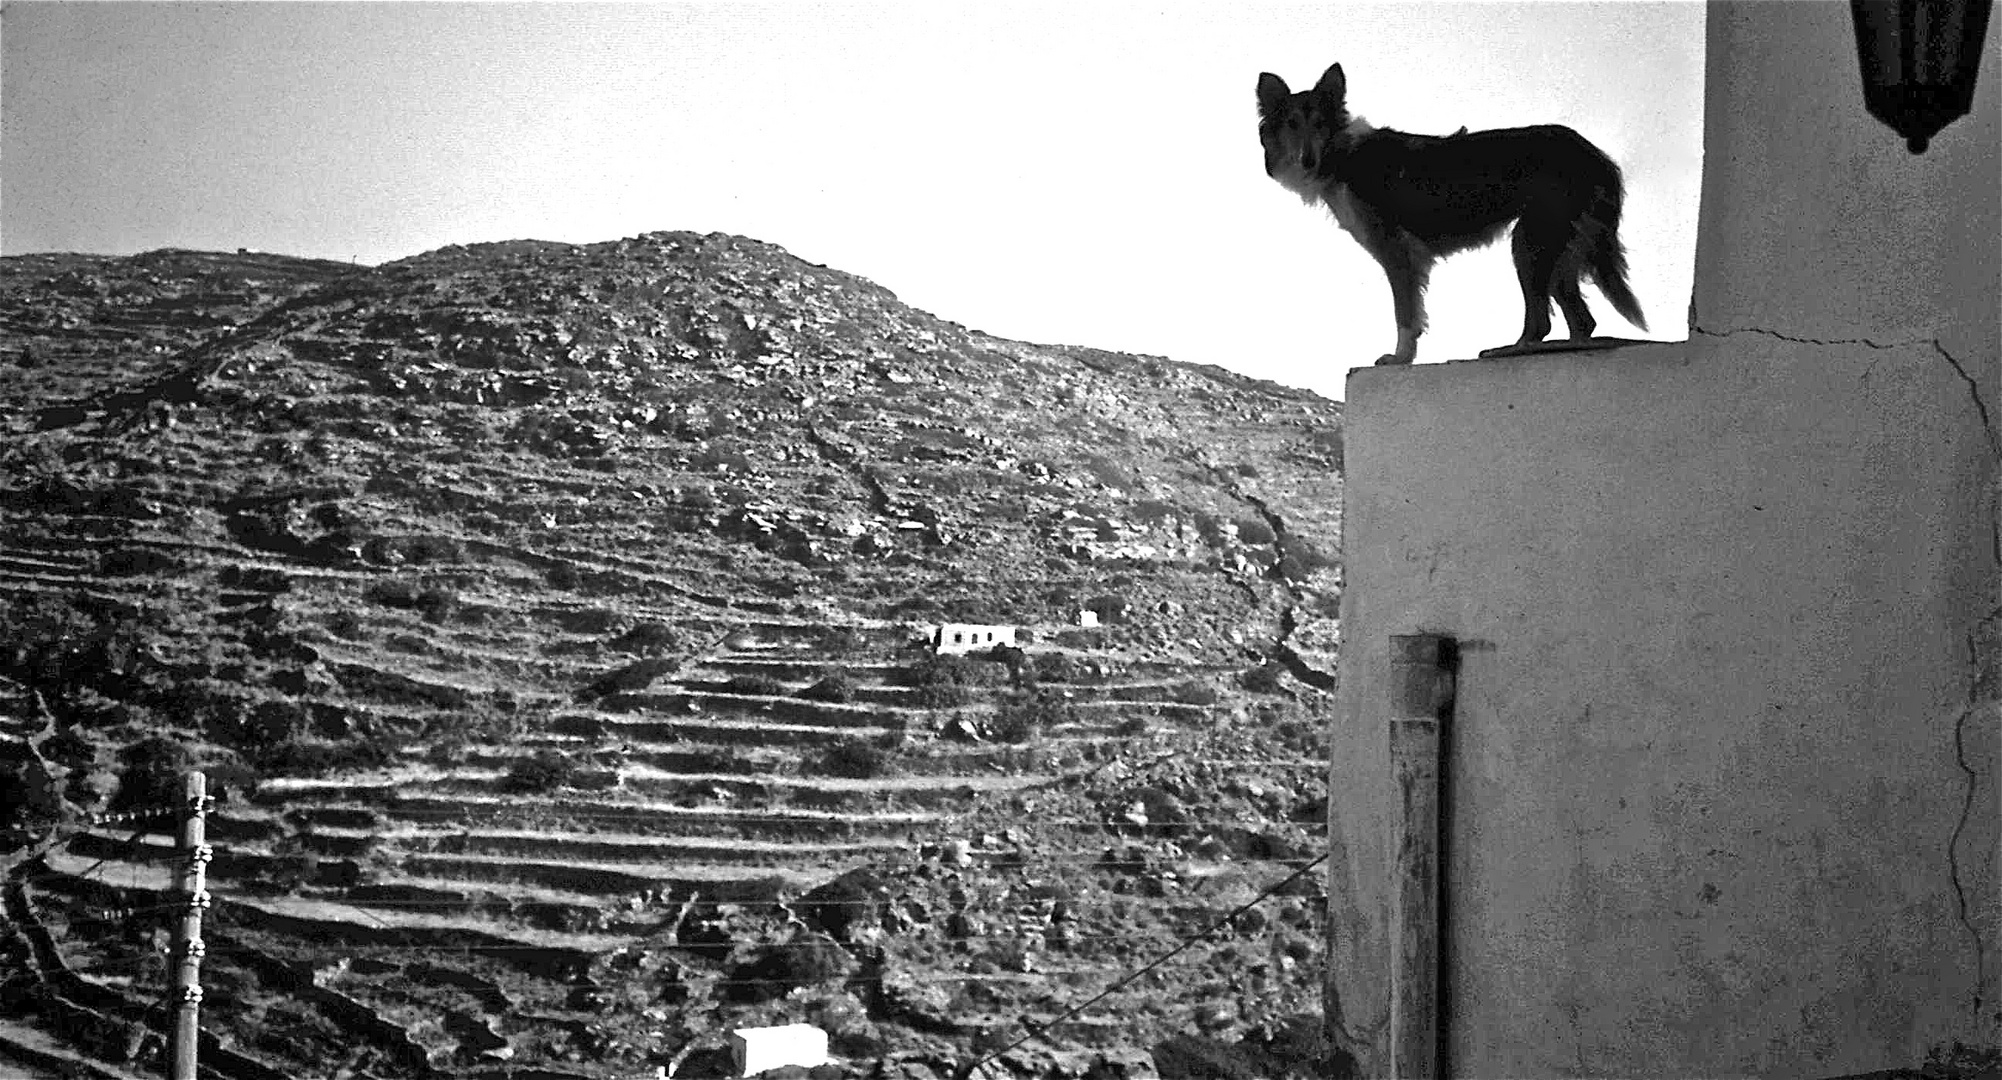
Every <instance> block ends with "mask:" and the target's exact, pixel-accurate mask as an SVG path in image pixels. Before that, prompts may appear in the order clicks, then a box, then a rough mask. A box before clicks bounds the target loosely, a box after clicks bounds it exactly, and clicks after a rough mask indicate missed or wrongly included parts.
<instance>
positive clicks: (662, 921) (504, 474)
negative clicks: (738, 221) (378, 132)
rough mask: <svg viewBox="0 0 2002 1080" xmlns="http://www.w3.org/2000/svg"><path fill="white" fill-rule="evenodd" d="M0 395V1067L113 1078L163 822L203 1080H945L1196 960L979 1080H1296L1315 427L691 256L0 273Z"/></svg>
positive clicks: (145, 1048) (1331, 419) (723, 253)
mask: <svg viewBox="0 0 2002 1080" xmlns="http://www.w3.org/2000/svg"><path fill="white" fill-rule="evenodd" d="M0 374H4V377H0V425H4V428H0V430H4V435H0V604H4V619H5V625H4V627H0V631H4V640H5V641H7V642H8V643H9V644H8V646H7V648H6V649H5V650H4V652H0V716H4V719H0V724H4V733H0V735H3V736H4V744H0V755H4V756H5V759H6V760H5V762H4V765H0V768H4V769H5V770H6V775H5V777H4V778H0V790H4V791H6V792H7V794H6V795H4V796H0V816H4V820H0V825H5V826H6V829H7V831H6V832H5V833H0V848H4V849H5V850H6V853H5V854H4V855H0V865H4V866H5V867H6V868H7V895H6V901H7V910H8V921H7V922H6V923H5V924H4V931H0V934H4V936H0V976H4V978H5V982H4V985H0V992H4V994H5V995H6V998H7V1000H8V1001H9V1003H10V1006H13V1007H11V1008H9V1009H8V1010H5V1012H7V1013H11V1014H15V1015H17V1016H19V1017H21V1019H17V1020H13V1021H4V1022H0V1063H5V1062H16V1061H18V1062H23V1063H28V1064H33V1065H35V1066H36V1067H39V1068H43V1069H45V1070H49V1071H50V1072H51V1074H52V1075H60V1074H61V1070H64V1069H71V1070H84V1072H83V1074H84V1075H111V1076H117V1075H126V1074H127V1072H144V1071H147V1070H150V1069H154V1068H156V1067H157V1066H156V1056H157V1053H158V1044H159V1038H158V1030H159V1029H160V1027H161V1024H162V1022H163V1021H162V1017H163V1015H164V1014H163V1012H162V1011H161V1010H160V1009H158V1008H155V1007H154V1006H155V1005H156V1004H157V1002H158V1001H159V999H160V995H161V994H162V993H163V991H164V989H165V985H166V984H165V977H164V965H163V958H162V955H161V953H160V952H159V946H160V943H161V942H160V932H161V928H162V927H164V926H165V925H166V922H167V919H166V915H165V913H164V909H163V904H164V903H165V901H166V900H167V899H168V898H169V896H170V895H171V893H170V885H171V880H170V876H169V874H170V864H168V863H166V862H163V861H161V859H159V858H158V856H159V855H161V854H162V853H164V852H165V850H166V848H167V847H168V846H169V844H170V836H169V833H170V830H171V825H170V824H169V823H165V822H160V821H145V820H141V821H137V822H134V821H126V820H119V821H115V822H105V821H100V820H98V819H96V818H93V817H92V816H91V815H93V814H97V815H102V814H106V813H114V812H120V811H130V810H134V809H145V808H148V807H151V806H154V805H157V804H158V803H159V802H160V800H161V799H162V798H163V797H164V796H165V794H166V793H167V792H169V791H170V790H171V788H172V784H173V782H174V778H175V777H176V776H177V775H178V771H179V770H180V769H182V768H185V767H186V766H188V765H190V764H195V765H200V766H202V767H203V768H205V769H206V770H207V771H208V772H209V773H210V775H211V777H212V778H214V782H215V783H216V784H217V785H219V786H220V787H221V789H222V795H223V798H222V801H221V802H220V805H219V806H218V807H217V809H216V813H215V815H214V816H213V818H212V819H211V822H210V835H211V837H212V839H213V840H214V841H215V843H216V846H217V853H216V858H215V862H214V864H213V865H212V868H211V870H212V874H213V884H212V886H211V887H212V889H213V890H214V892H215V894H216V898H217V899H216V907H215V908H214V911H213V915H212V917H211V919H210V927H211V933H210V943H209V950H208V959H207V965H208V966H207V972H208V974H207V976H205V982H206V983H208V984H209V990H208V996H207V997H206V999H205V1001H204V1004H203V1021H204V1027H205V1029H206V1030H208V1031H210V1032H213V1033H214V1034H215V1036H216V1039H217V1041H216V1043H215V1045H214V1046H213V1047H205V1048H204V1055H205V1056H204V1063H205V1066H208V1067H213V1068H214V1069H215V1070H216V1071H217V1074H218V1075H223V1076H232V1077H238V1076H241V1077H263V1076H308V1075H311V1076H320V1075H327V1076H335V1075H339V1076H355V1077H362V1076H374V1077H393V1076H398V1077H400V1076H429V1075H466V1076H476V1075H477V1076H496V1077H498V1076H502V1075H511V1076H549V1077H560V1076H574V1077H613V1076H631V1075H654V1071H655V1070H657V1069H666V1070H670V1071H672V1072H674V1073H675V1074H676V1075H681V1076H698V1075H721V1074H722V1070H724V1069H726V1068H727V1054H726V1053H725V1052H724V1051H723V1046H724V1041H723V1034H724V1033H725V1032H726V1031H727V1030H728V1029H729V1028H732V1027H737V1026H742V1025H745V1024H756V1023H765V1022H789V1021H795V1020H800V1021H807V1022H812V1023H817V1024H820V1025H821V1026H823V1027H824V1028H826V1029H827V1030H829V1031H830V1033H831V1034H832V1035H833V1036H834V1052H835V1055H836V1058H837V1063H836V1064H835V1065H833V1066H829V1067H827V1068H826V1069H823V1070H822V1071H823V1072H828V1073H829V1074H830V1075H838V1076H857V1077H860V1076H872V1075H883V1076H912V1077H930V1076H934V1075H949V1073H950V1071H951V1067H952V1065H953V1063H955V1062H958V1061H965V1060H970V1059H971V1057H972V1056H975V1055H978V1054H981V1053H985V1052H988V1051H992V1050H998V1049H1000V1048H1001V1047H1004V1046H1007V1045H1008V1044H1010V1043H1013V1042H1015V1041H1017V1040H1018V1039H1020V1038H1021V1037H1023V1036H1025V1035H1028V1034H1030V1033H1031V1032H1034V1031H1040V1030H1042V1029H1043V1027H1044V1026H1045V1025H1050V1024H1051V1022H1052V1021H1053V1020H1055V1019H1056V1018H1058V1017H1059V1016H1060V1015H1061V1014H1062V1013H1063V1011H1064V1010H1065V1009H1066V1008H1067V1007H1068V1006H1069V1005H1071V1004H1074V1003H1078V1002H1082V1001H1084V1000H1086V999H1089V998H1091V997H1092V996H1093V995H1095V994H1097V993H1098V992H1100V991H1101V990H1104V989H1106V988H1107V987H1109V986H1111V985H1112V983H1113V980H1114V979H1115V978H1117V977H1118V976H1119V975H1120V974H1121V973H1123V972H1125V971H1126V970H1128V969H1130V968H1133V967H1137V966H1139V965H1140V964H1142V963H1145V962H1146V961H1148V960H1150V959H1152V958H1153V957H1155V956H1157V955H1159V954H1160V953H1162V952H1165V951H1166V950H1167V949H1169V948H1171V947H1172V946H1174V945H1175V944H1176V943H1177V942H1179V941H1182V940H1184V939H1185V938H1187V937H1189V936H1191V935H1194V934H1196V933H1198V932H1199V931H1202V930H1205V929H1207V928H1209V927H1210V926H1211V925H1212V924H1214V923H1216V922H1217V921H1218V920H1219V919H1221V918H1223V917H1225V916H1232V917H1231V918H1230V919H1229V921H1228V922H1227V923H1226V924H1225V925H1224V926H1223V927H1222V929H1220V930H1219V931H1217V932H1216V933H1214V934H1211V935H1210V936H1208V937H1206V938H1204V939H1203V940H1202V941H1201V942H1200V943H1199V944H1198V945H1196V946H1194V947H1191V948H1189V949H1187V950H1185V951H1183V952H1182V953H1180V954H1178V955H1177V956H1176V957H1175V958H1174V959H1173V960H1172V961H1171V962H1169V963H1167V964H1164V965H1163V966H1162V967H1161V968H1160V969H1159V970H1157V971H1155V972H1153V973H1151V974H1150V975H1148V976H1147V977H1146V978H1144V979H1141V980H1136V981H1135V982H1133V983H1132V984H1131V985H1129V986H1126V987H1123V988H1121V989H1119V990H1118V991H1116V992H1115V993H1114V994H1112V995H1111V996H1108V997H1107V998H1106V999H1105V1000H1104V1001H1102V1002H1100V1003H1098V1004H1097V1005H1096V1006H1094V1007H1093V1008H1092V1009H1090V1010H1087V1011H1085V1012H1083V1013H1081V1014H1079V1015H1077V1016H1075V1017H1072V1018H1068V1019H1066V1020H1065V1021H1064V1022H1063V1023H1061V1024H1057V1025H1055V1026H1051V1027H1049V1028H1048V1030H1047V1033H1046V1034H1045V1035H1043V1036H1042V1037H1040V1038H1037V1039H1032V1040H1030V1041H1029V1042H1027V1043H1026V1044H1025V1045H1023V1046H1021V1047H1018V1048H1016V1049H1013V1050H1010V1051H1009V1053H1008V1054H1006V1055H1004V1056H1002V1057H1001V1058H1000V1059H999V1060H998V1061H997V1062H996V1063H995V1064H994V1065H992V1066H989V1071H990V1072H992V1071H993V1070H995V1069H999V1070H1001V1071H1000V1072H999V1073H995V1075H1006V1074H1015V1075H1036V1076H1042V1075H1049V1074H1051V1073H1052V1071H1054V1072H1055V1074H1056V1075H1076V1076H1082V1075H1086V1074H1088V1073H1090V1074H1092V1075H1122V1074H1124V1075H1149V1074H1151V1073H1150V1072H1149V1070H1152V1069H1156V1068H1158V1069H1160V1070H1162V1074H1163V1075H1175V1074H1176V1071H1177V1070H1183V1071H1186V1070H1187V1069H1189V1068H1205V1067H1206V1068H1209V1069H1210V1070H1211V1072H1215V1071H1216V1070H1218V1069H1237V1070H1251V1071H1250V1072H1249V1073H1247V1075H1281V1074H1283V1073H1284V1072H1285V1071H1286V1070H1287V1069H1291V1068H1294V1067H1295V1066H1296V1065H1297V1066H1298V1067H1299V1068H1301V1069H1303V1070H1305V1069H1309V1068H1312V1067H1313V1066H1314V1062H1313V1056H1314V1055H1313V1052H1312V1050H1311V1048H1307V1044H1308V1043H1310V1042H1311V1040H1310V1039H1307V1038H1306V1037H1305V1035H1304V1034H1303V1033H1304V1032H1306V1031H1309V1030H1310V1029H1311V1028H1312V1022H1311V1019H1310V1018H1309V1015H1308V1014H1311V1013H1312V1011H1313V1010H1314V1009H1315V1008H1316V1007H1317V1004H1318V1003H1317V995H1318V990H1317V978H1318V977H1317V975H1316V974H1315V969H1316V966H1317V964H1318V958H1319V956H1320V941H1321V937H1322V933H1323V931H1322V929H1321V919H1322V917H1323V912H1322V905H1321V898H1322V895H1323V894H1322V891H1321V889H1320V887H1319V885H1318V883H1317V878H1316V876H1315V875H1314V874H1313V873H1306V874H1296V871H1298V870H1300V869H1301V868H1302V867H1303V866H1305V865H1306V864H1307V862H1308V860H1309V859H1311V857H1312V855H1313V854H1315V853H1317V852H1318V851H1319V849H1320V847H1321V842H1320V840H1319V825H1318V824H1317V822H1318V821H1319V819H1320V816H1321V813H1322V809H1321V808H1322V805H1323V803H1322V800H1323V797H1324V794H1323V791H1324V789H1323V781H1322V777H1323V775H1324V773H1325V756H1324V751H1323V747H1324V743H1323V740H1322V739H1321V738H1320V735H1319V731H1320V728H1321V725H1322V724H1323V723H1324V722H1325V709H1326V697H1325V694H1324V693H1323V691H1324V689H1325V687H1326V686H1328V685H1329V684H1330V681H1331V679H1332V672H1333V668H1334V657H1333V655H1332V651H1331V650H1332V641H1333V620H1332V615H1333V613H1334V611H1335V602H1336V599H1337V596H1338V593H1339V587H1340V569H1339V565H1338V563H1337V561H1336V559H1335V554H1336V552H1337V551H1338V547H1339V529H1340V525H1339V519H1338V511H1339V502H1340V497H1339V496H1340V487H1339V485H1340V478H1339V470H1340V464H1341V434H1340V419H1339V406H1337V405H1335V404H1333V403H1330V402H1327V401H1324V400H1322V399H1319V398H1316V397H1314V396H1312V395H1310V394H1307V393H1304V392H1300V391H1294V390H1289V389H1286V388H1283V387H1279V386H1276V385H1273V384H1270V383H1264V382H1259V381H1256V380H1251V379H1246V378H1243V377H1241V376H1236V375H1232V374H1230V373H1227V372H1224V371H1221V370H1218V369H1214V368H1197V367H1191V366H1188V365H1183V364H1176V363H1172V362H1170V361H1167V360H1163V359H1159V358H1151V357H1138V356H1129V355H1124V354H1116V353H1107V352H1101V351H1097V350H1090V349H1080V348H1070V347H1058V346H1044V345H1032V344H1026V343H1022V342H1015V341H1007V340H1002V339H998V338H993V337H990V336H987V335H984V334H981V333H978V332H974V331H970V330H968V329H966V328H964V327H960V326H958V325H955V324H953V323H950V322H946V321H944V320H941V319H938V318H935V317H933V316H931V315H928V314H926V313H924V312H920V311H917V310H914V309H912V308H909V307H907V306H905V305H903V304H901V303H899V302H898V301H897V300H896V298H895V297H894V296H893V295H891V294H890V293H889V292H888V291H886V290H884V289H882V288H880V287H878V286H876V285H874V284H872V283H870V282H867V281H865V280H862V279H860V278H856V277H854V276H852V275H848V274H844V273H841V272H840V271H837V270H832V269H828V268H826V267H821V266H816V265H811V264H808V263H804V262H802V261H800V260H798V259H795V258H793V257H791V256H789V255H787V254H786V253H785V252H784V251H782V250H780V249H778V248H776V247H773V246H770V245H767V244H762V243H758V242H756V241H751V240H746V239H742V238H738V237H730V236H724V235H716V234H712V235H709V236H698V235H693V234H686V233H659V234H651V235H647V236H641V237H636V238H632V239H627V240H622V241H617V242H610V243H603V244H593V245H587V246H581V247H580V246H570V245H560V244H547V243H535V242H514V243H503V244H487V245H477V246H473V247H465V248H459V247H454V248H446V249H443V250H440V251H436V252H431V253H429V254H426V255H422V256H418V257H416V258H412V259H406V260H402V261H399V262H395V263H390V264H387V265H384V266H379V267H356V266H350V265H347V264H340V263H327V262H318V261H310V260H300V259H290V258H285V257H280V256H270V255H261V254H255V253H239V254H237V255H234V256H231V255H224V254H208V253H196V252H181V251H163V252H153V253H148V254H146V255H140V256H134V257H131V258H118V259H107V258H98V257H88V256H70V255H43V256H24V257H15V258H9V259H0ZM943 621H958V622H976V623H997V624H1006V625H1010V626H1015V627H1018V628H1020V642H1021V648H1020V649H1019V650H1002V651H1000V652H997V653H994V654H992V655H987V654H982V655H980V656H977V657H974V658H937V657H933V656H932V655H931V651H930V649H929V648H927V647H926V646H925V645H924V644H923V642H922V639H923V635H924V634H925V633H926V632H927V631H928V629H929V627H930V626H931V625H934V624H936V623H939V622H943ZM1282 882H1284V883H1285V886H1284V888H1282V889H1280V890H1279V895H1275V896H1271V897H1267V898H1265V899H1262V900H1259V901H1258V902H1257V903H1255V904H1250V906H1249V907H1246V906H1245V905H1247V904H1248V903H1250V902H1251V901H1253V900H1254V899H1257V898H1258V897H1259V896H1260V894H1261V892H1262V891H1263V890H1264V889H1266V888H1267V887H1270V886H1273V885H1275V884H1279V883H1282ZM1240 908H1243V909H1244V910H1242V911H1240V910H1239V909H1240ZM1233 913H1235V914H1234V915H1233ZM1191 1063H1194V1064H1191ZM1205 1063H1207V1064H1205ZM93 1070H94V1071H93ZM1094 1070H1095V1071H1094ZM1303 1074H1304V1073H1303ZM1202 1075H1208V1074H1207V1073H1203V1074H1202Z"/></svg>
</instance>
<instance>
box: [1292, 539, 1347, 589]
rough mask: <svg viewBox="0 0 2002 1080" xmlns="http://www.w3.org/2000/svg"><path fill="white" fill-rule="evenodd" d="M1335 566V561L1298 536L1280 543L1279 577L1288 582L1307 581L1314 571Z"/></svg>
mask: <svg viewBox="0 0 2002 1080" xmlns="http://www.w3.org/2000/svg"><path fill="white" fill-rule="evenodd" d="M1334 565H1335V560H1334V559H1331V558H1329V557H1328V556H1326V555H1324V554H1322V553H1321V551H1320V549H1318V548H1316V547H1315V546H1314V545H1312V544H1310V543H1308V542H1307V541H1305V540H1302V539H1300V538H1299V537H1297V536H1290V535H1289V536H1288V537H1286V539H1284V540H1281V541H1280V542H1279V576H1280V577H1282V578H1285V579H1286V580H1287V581H1293V582H1300V581H1305V580H1307V578H1308V577H1309V576H1310V575H1312V574H1313V573H1314V571H1316V570H1325V569H1327V568H1329V567H1332V566H1334Z"/></svg>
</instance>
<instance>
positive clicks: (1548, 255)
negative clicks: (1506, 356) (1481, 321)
mask: <svg viewBox="0 0 2002 1080" xmlns="http://www.w3.org/2000/svg"><path fill="white" fill-rule="evenodd" d="M1551 231H1552V230H1550V229H1549V228H1547V227H1545V226H1542V225H1540V224H1539V223H1538V222H1536V221H1535V220H1534V219H1533V218H1532V217H1530V216H1528V215H1525V216H1524V217H1523V218H1522V220H1520V221H1518V222H1516V223H1515V235H1514V236H1512V237H1510V239H1509V250H1510V252H1511V253H1512V254H1513V255H1514V256H1515V279H1516V281H1517V282H1518V283H1519V284H1521V285H1522V337H1520V338H1517V339H1516V344H1518V345H1531V344H1534V343H1536V342H1539V341H1542V340H1543V339H1544V338H1547V337H1549V336H1550V287H1551V283H1552V280H1553V279H1554V278H1555V277H1556V274H1557V263H1558V260H1559V259H1561V258H1562V257H1563V255H1564V244H1565V242H1566V241H1567V240H1568V239H1569V237H1567V236H1562V235H1559V236H1552V235H1551Z"/></svg>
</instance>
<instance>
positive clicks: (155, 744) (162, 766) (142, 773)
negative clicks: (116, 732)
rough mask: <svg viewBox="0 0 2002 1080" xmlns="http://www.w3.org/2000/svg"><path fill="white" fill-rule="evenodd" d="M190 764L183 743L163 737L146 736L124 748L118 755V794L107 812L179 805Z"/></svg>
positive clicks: (190, 756) (188, 755)
mask: <svg viewBox="0 0 2002 1080" xmlns="http://www.w3.org/2000/svg"><path fill="white" fill-rule="evenodd" d="M193 764H194V756H193V755H192V754H190V753H189V752H188V748H187V746H186V744H184V743H182V742H180V741H179V740H176V739H170V738H167V737H166V736H164V735H148V736H146V737H145V738H143V739H140V740H139V741H138V742H135V743H133V744H131V745H129V746H127V747H126V748H125V749H123V750H121V751H119V752H118V791H117V793H115V794H114V795H113V796H112V797H111V810H112V811H113V812H114V813H116V812H122V811H126V810H136V809H140V808H151V807H157V806H179V805H180V803H181V793H182V791H183V790H184V788H183V784H185V783H186V780H185V777H186V776H187V773H188V770H189V769H190V768H191V767H193Z"/></svg>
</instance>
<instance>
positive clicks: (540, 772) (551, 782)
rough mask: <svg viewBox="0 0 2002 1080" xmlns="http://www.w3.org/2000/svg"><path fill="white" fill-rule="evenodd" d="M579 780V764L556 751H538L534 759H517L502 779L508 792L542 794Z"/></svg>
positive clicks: (502, 783)
mask: <svg viewBox="0 0 2002 1080" xmlns="http://www.w3.org/2000/svg"><path fill="white" fill-rule="evenodd" d="M576 779H577V763H576V762H574V761H572V760H570V757H569V756H568V755H566V754H561V753H558V752H557V751H554V750H540V751H537V752H536V754H535V756H533V757H525V758H516V759H515V762H514V764H513V765H511V766H509V767H508V770H507V775H506V776H505V777H502V778H501V787H502V789H504V790H507V791H514V792H521V793H528V794H533V793H540V792H546V791H554V790H555V789H557V788H559V787H568V786H569V785H570V784H572V783H573V782H575V781H576Z"/></svg>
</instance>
